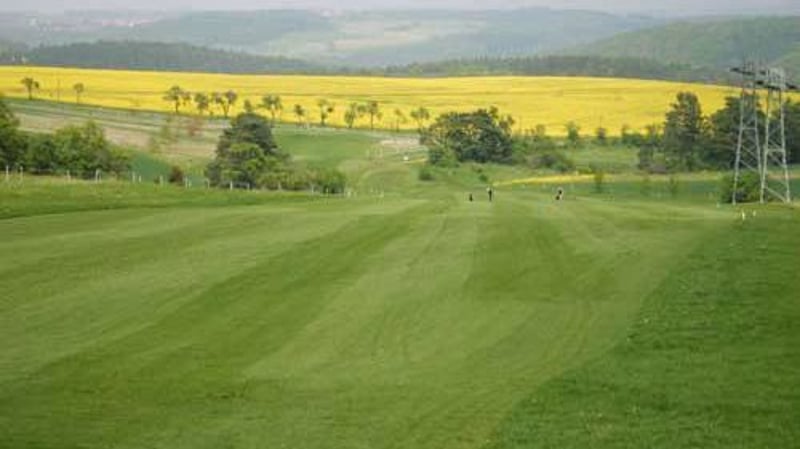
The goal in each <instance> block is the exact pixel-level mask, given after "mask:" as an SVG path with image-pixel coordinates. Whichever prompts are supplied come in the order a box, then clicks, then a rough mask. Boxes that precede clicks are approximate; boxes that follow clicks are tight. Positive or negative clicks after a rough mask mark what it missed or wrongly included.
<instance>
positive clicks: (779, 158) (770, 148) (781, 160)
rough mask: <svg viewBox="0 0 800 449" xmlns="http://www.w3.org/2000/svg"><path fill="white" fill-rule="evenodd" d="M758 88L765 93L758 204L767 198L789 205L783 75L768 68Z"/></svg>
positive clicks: (776, 70) (784, 74) (787, 86)
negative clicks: (759, 197)
mask: <svg viewBox="0 0 800 449" xmlns="http://www.w3.org/2000/svg"><path fill="white" fill-rule="evenodd" d="M758 83H759V85H761V86H763V87H764V89H766V91H767V111H766V120H765V124H764V144H763V147H762V156H761V202H762V203H763V202H765V201H766V200H767V199H768V196H772V197H774V198H775V199H778V200H780V201H783V202H784V203H790V202H791V201H792V193H791V187H790V184H789V167H788V165H787V162H786V118H785V112H786V111H785V109H786V108H785V106H786V103H785V97H786V95H785V94H786V91H787V90H789V85H788V84H787V82H786V72H784V71H783V70H782V69H777V68H769V69H766V70H764V71H763V72H762V76H761V79H760V80H759V81H758Z"/></svg>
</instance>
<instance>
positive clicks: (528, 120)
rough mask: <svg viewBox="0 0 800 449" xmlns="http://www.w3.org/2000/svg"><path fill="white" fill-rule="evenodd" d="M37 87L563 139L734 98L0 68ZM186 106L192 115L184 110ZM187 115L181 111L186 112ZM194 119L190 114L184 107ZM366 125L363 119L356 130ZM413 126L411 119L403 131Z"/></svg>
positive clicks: (542, 85) (653, 86) (634, 83)
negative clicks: (467, 115)
mask: <svg viewBox="0 0 800 449" xmlns="http://www.w3.org/2000/svg"><path fill="white" fill-rule="evenodd" d="M24 77H32V78H34V79H36V80H37V81H38V82H39V83H40V85H41V88H40V91H39V92H38V93H37V97H39V98H44V99H51V100H60V101H65V102H74V101H75V93H74V91H73V90H72V86H73V85H75V84H76V83H83V84H84V85H85V87H86V90H85V92H84V93H83V95H82V102H83V103H85V104H92V105H99V106H108V107H115V108H127V109H143V110H156V111H170V110H172V106H171V104H169V103H168V102H166V101H164V100H163V96H164V92H165V91H166V90H167V89H169V88H170V86H173V85H179V86H180V87H182V88H183V89H185V90H188V91H191V92H205V93H210V92H215V91H216V92H222V91H226V90H228V89H232V90H234V91H236V92H237V93H238V94H239V96H240V99H239V102H238V104H237V106H236V108H235V110H234V112H237V111H240V110H241V108H242V103H243V100H244V99H249V100H250V101H251V102H253V104H258V103H260V98H261V97H262V96H263V95H266V94H275V95H280V96H281V97H282V100H283V105H284V112H283V116H282V120H283V121H287V122H293V121H295V116H294V114H293V112H292V111H293V108H294V105H295V104H300V105H302V106H304V107H305V108H306V110H307V111H308V120H309V121H311V122H316V121H317V120H318V117H319V112H318V109H317V106H316V103H317V101H318V100H319V99H327V100H329V101H332V102H334V103H335V104H336V111H335V112H334V113H333V114H332V116H331V119H330V120H329V123H331V124H334V125H340V126H341V125H343V123H344V121H343V117H342V116H343V114H344V111H345V108H346V106H347V105H348V104H349V103H350V102H364V101H368V100H375V101H378V102H380V104H381V110H382V112H383V118H382V120H381V121H380V123H379V126H381V127H383V128H389V127H393V126H394V123H395V113H394V111H395V110H396V109H399V110H401V111H402V112H403V113H404V115H406V116H408V114H409V112H410V111H411V110H413V109H415V108H417V107H420V106H424V107H426V108H428V109H429V110H430V111H431V112H432V113H433V114H434V115H436V114H439V113H442V112H446V111H453V110H458V111H464V110H471V109H476V108H485V107H489V106H497V107H498V108H500V110H501V112H502V113H504V114H510V115H512V116H513V117H514V118H515V119H516V121H517V125H516V128H518V129H519V130H525V129H530V128H533V127H534V126H535V125H538V124H542V125H545V126H546V127H547V132H548V133H550V134H563V133H564V125H565V124H566V123H567V122H569V121H575V122H576V123H578V124H579V125H580V126H581V127H582V133H585V134H589V133H593V132H594V130H595V129H596V128H597V127H598V126H603V127H605V128H607V129H608V130H609V132H610V133H611V134H618V133H619V130H620V128H621V127H622V125H629V126H630V127H632V128H634V129H642V128H644V127H645V126H647V125H649V124H652V123H660V122H662V121H663V117H664V113H665V112H666V110H667V109H668V107H669V105H670V103H671V102H672V101H673V100H674V98H675V95H676V94H677V93H678V92H680V91H685V90H688V91H692V92H695V93H697V94H698V95H699V96H700V99H701V101H702V105H703V107H704V111H705V112H706V113H709V112H713V111H714V110H716V109H718V108H720V107H721V106H722V105H723V104H724V98H725V97H726V96H728V95H732V94H736V93H737V92H736V91H735V89H732V88H729V87H720V86H710V85H702V84H684V83H673V82H662V81H644V80H624V79H606V78H572V77H469V78H436V79H406V78H379V77H348V76H283V75H281V76H261V75H221V74H204V73H168V72H133V71H117V70H85V69H59V68H43V67H0V93H3V94H5V95H7V96H11V97H24V96H26V91H25V87H24V86H23V85H22V83H21V80H22V78H24ZM190 108H191V107H190ZM188 110H190V109H189V108H187V111H188ZM191 110H192V111H194V110H193V109H191ZM215 113H216V114H220V112H219V111H216V112H215ZM367 125H368V119H367V118H365V117H364V118H361V119H360V120H359V121H358V122H357V126H359V127H364V126H367ZM403 127H404V128H412V127H414V123H413V122H412V120H410V119H409V120H408V122H407V123H405V124H404V125H403Z"/></svg>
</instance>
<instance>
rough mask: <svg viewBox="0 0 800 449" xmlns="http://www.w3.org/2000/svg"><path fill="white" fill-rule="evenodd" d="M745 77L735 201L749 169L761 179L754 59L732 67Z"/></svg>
mask: <svg viewBox="0 0 800 449" xmlns="http://www.w3.org/2000/svg"><path fill="white" fill-rule="evenodd" d="M731 70H732V71H733V72H735V73H738V74H740V75H741V76H742V89H741V93H740V94H739V138H738V140H737V142H736V163H735V165H734V175H733V198H732V199H731V201H732V202H733V204H736V199H737V198H736V195H737V193H738V191H739V184H740V183H741V182H742V176H743V175H744V174H746V173H748V172H750V173H755V174H756V176H758V177H759V179H760V178H761V172H762V170H761V164H762V157H761V138H760V133H761V130H760V127H759V124H758V122H759V121H758V116H759V112H760V107H759V104H758V86H757V75H758V69H757V68H756V65H755V64H754V63H752V62H746V63H744V64H743V65H742V66H741V67H735V68H733V69H731Z"/></svg>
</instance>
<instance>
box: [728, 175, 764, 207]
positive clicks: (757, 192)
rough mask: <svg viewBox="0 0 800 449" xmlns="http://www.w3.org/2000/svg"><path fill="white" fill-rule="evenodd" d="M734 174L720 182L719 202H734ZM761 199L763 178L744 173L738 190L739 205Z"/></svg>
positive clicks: (737, 200) (737, 199)
mask: <svg viewBox="0 0 800 449" xmlns="http://www.w3.org/2000/svg"><path fill="white" fill-rule="evenodd" d="M733 176H734V175H733V174H732V173H731V174H728V175H725V176H723V177H722V180H721V181H720V189H719V200H720V202H722V203H730V202H731V201H733ZM760 198H761V178H760V177H759V176H758V175H757V174H756V173H752V172H748V173H743V174H742V175H741V178H740V179H739V185H738V187H737V189H736V202H737V203H752V202H756V201H759V199H760Z"/></svg>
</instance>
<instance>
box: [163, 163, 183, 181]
mask: <svg viewBox="0 0 800 449" xmlns="http://www.w3.org/2000/svg"><path fill="white" fill-rule="evenodd" d="M167 179H168V181H169V183H170V184H183V183H184V182H185V180H186V175H185V174H184V173H183V170H181V168H180V167H178V166H177V165H173V166H172V168H171V169H170V171H169V177H168V178H167Z"/></svg>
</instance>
